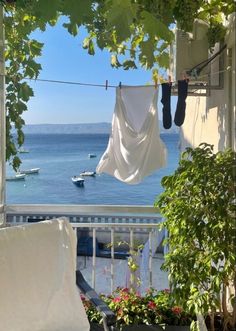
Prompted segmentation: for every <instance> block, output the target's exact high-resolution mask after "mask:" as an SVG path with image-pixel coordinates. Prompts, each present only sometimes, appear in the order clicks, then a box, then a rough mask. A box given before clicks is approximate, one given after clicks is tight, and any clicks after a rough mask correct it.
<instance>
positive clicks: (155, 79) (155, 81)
mask: <svg viewBox="0 0 236 331" xmlns="http://www.w3.org/2000/svg"><path fill="white" fill-rule="evenodd" d="M153 79H154V86H155V89H157V77H155V76H154V77H153Z"/></svg>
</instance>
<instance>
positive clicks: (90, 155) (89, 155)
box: [88, 154, 97, 159]
mask: <svg viewBox="0 0 236 331" xmlns="http://www.w3.org/2000/svg"><path fill="white" fill-rule="evenodd" d="M88 157H89V158H90V159H91V158H93V157H97V155H96V154H88Z"/></svg>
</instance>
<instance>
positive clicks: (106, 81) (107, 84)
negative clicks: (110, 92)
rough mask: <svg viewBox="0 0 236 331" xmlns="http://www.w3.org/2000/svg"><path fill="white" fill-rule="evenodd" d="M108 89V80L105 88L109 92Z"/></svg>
mask: <svg viewBox="0 0 236 331" xmlns="http://www.w3.org/2000/svg"><path fill="white" fill-rule="evenodd" d="M107 87H108V80H106V86H105V88H106V90H107Z"/></svg>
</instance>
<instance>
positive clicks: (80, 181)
mask: <svg viewBox="0 0 236 331" xmlns="http://www.w3.org/2000/svg"><path fill="white" fill-rule="evenodd" d="M71 180H72V182H73V183H74V184H75V185H77V186H84V179H83V178H81V177H79V176H73V177H71Z"/></svg>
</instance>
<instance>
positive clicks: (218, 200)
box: [155, 144, 236, 331]
mask: <svg viewBox="0 0 236 331" xmlns="http://www.w3.org/2000/svg"><path fill="white" fill-rule="evenodd" d="M235 170H236V168H235V152H233V151H232V150H226V151H223V152H218V153H216V154H214V152H213V146H211V145H208V144H201V145H200V146H199V147H197V148H195V149H192V148H187V149H186V151H185V152H184V153H183V154H182V156H181V159H180V162H179V167H178V168H177V170H176V171H175V173H174V174H173V175H171V176H167V177H164V178H163V179H162V185H163V187H164V189H165V190H164V192H163V193H162V194H161V195H160V196H159V197H158V198H157V200H156V202H155V206H156V207H158V208H159V211H160V212H161V213H162V215H163V216H164V217H165V221H164V223H163V224H162V227H165V228H166V229H167V231H168V238H167V240H166V244H167V245H168V248H169V252H168V254H167V255H166V256H165V262H164V265H163V269H164V270H167V271H168V272H169V278H170V282H171V290H172V295H173V297H174V299H175V301H176V303H177V304H179V305H181V306H182V307H183V308H184V309H190V311H191V312H193V313H196V314H198V313H201V314H202V315H204V317H206V321H207V324H208V328H209V329H210V330H212V331H213V330H225V331H226V330H234V327H235V324H236V298H235V291H236V269H235V262H236V261H235V252H236V245H235V243H236V241H235V239H236V236H235V233H236V228H235ZM216 322H217V323H218V326H217V324H216Z"/></svg>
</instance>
